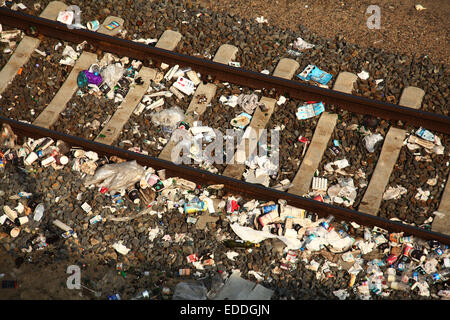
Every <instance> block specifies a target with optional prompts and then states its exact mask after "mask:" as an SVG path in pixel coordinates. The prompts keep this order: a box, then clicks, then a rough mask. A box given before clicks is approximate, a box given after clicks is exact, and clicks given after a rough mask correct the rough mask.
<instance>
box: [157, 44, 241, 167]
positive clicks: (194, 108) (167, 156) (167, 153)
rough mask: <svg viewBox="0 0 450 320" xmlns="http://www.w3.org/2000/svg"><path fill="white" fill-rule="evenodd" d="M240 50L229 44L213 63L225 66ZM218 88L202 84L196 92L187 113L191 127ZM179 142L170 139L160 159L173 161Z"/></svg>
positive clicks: (220, 48) (219, 51) (187, 119)
mask: <svg viewBox="0 0 450 320" xmlns="http://www.w3.org/2000/svg"><path fill="white" fill-rule="evenodd" d="M237 51H238V49H237V47H235V46H232V45H229V44H223V45H221V46H220V47H219V49H218V50H217V52H216V54H215V56H214V59H213V61H214V62H218V63H223V64H228V63H229V62H230V61H232V60H233V59H234V57H235V56H236V53H237ZM216 90H217V86H216V85H215V84H212V83H208V84H203V83H200V84H199V85H198V87H197V89H196V90H195V93H194V96H193V98H192V100H191V102H190V103H189V107H188V109H187V111H186V119H185V122H187V123H188V124H189V125H192V124H193V122H194V117H196V116H201V115H202V114H203V113H204V112H205V111H206V108H207V106H208V104H209V103H210V102H211V100H212V99H213V98H214V96H215V95H216ZM202 96H206V101H203V100H202V102H200V101H199V98H200V97H202ZM177 143H178V142H176V141H174V140H173V139H170V140H169V142H167V144H166V146H165V147H164V149H163V150H162V151H161V153H160V154H159V158H160V159H163V160H167V161H172V150H173V148H174V147H175V146H176V145H177Z"/></svg>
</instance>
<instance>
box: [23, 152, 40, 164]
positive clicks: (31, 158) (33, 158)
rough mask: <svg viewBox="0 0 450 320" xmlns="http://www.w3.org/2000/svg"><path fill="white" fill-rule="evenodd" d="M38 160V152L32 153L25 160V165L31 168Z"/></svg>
mask: <svg viewBox="0 0 450 320" xmlns="http://www.w3.org/2000/svg"><path fill="white" fill-rule="evenodd" d="M37 158H38V155H37V153H36V152H32V153H30V154H29V155H28V157H27V158H26V159H25V161H24V164H25V165H26V166H30V165H31V164H32V163H33V162H35V161H36V160H37Z"/></svg>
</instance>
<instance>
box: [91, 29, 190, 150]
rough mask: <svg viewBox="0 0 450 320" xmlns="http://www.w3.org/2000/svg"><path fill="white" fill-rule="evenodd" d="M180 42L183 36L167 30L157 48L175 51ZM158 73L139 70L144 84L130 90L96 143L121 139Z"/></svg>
mask: <svg viewBox="0 0 450 320" xmlns="http://www.w3.org/2000/svg"><path fill="white" fill-rule="evenodd" d="M180 40H181V34H180V33H179V32H176V31H172V30H166V31H164V33H163V34H162V35H161V37H160V38H159V40H158V42H157V43H156V47H158V48H161V49H165V50H174V49H175V48H176V47H177V45H178V43H179V42H180ZM156 73H157V70H156V69H151V68H147V67H142V68H141V70H139V74H138V75H137V76H136V77H141V78H142V80H143V82H144V83H143V84H142V85H135V86H133V87H132V88H130V90H129V91H128V93H127V95H126V96H125V98H124V100H123V102H122V103H121V104H120V107H119V108H118V109H117V111H116V112H115V113H114V115H113V116H112V117H111V119H110V120H109V121H108V123H107V124H106V125H105V126H104V127H103V129H102V131H101V132H100V134H99V135H98V136H97V138H96V139H95V141H96V142H100V143H105V144H113V143H114V141H115V140H116V139H117V138H119V136H120V133H121V132H122V129H123V126H124V125H125V124H126V123H127V122H128V120H129V119H130V116H131V114H132V113H133V111H134V110H135V109H136V106H137V105H138V104H139V102H140V101H141V100H142V97H143V96H144V95H145V93H146V91H147V88H148V86H149V85H150V83H151V81H152V80H153V79H155V77H156Z"/></svg>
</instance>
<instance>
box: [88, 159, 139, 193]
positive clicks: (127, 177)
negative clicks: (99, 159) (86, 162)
mask: <svg viewBox="0 0 450 320" xmlns="http://www.w3.org/2000/svg"><path fill="white" fill-rule="evenodd" d="M144 174H145V169H144V167H142V166H140V165H139V164H138V163H137V162H136V160H133V161H128V162H122V163H113V164H105V165H104V166H103V167H101V168H99V169H98V170H97V171H96V172H95V174H94V175H93V176H88V177H87V178H86V179H85V183H84V184H85V186H89V185H91V184H98V185H101V186H102V187H106V188H107V189H108V190H109V191H110V192H114V191H118V190H120V189H126V188H128V187H130V186H132V185H134V184H135V183H136V182H138V181H140V180H141V179H142V177H143V176H144Z"/></svg>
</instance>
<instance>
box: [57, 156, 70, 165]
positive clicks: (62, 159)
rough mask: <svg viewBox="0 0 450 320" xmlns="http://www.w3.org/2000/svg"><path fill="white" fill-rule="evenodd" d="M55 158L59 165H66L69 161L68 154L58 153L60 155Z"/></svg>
mask: <svg viewBox="0 0 450 320" xmlns="http://www.w3.org/2000/svg"><path fill="white" fill-rule="evenodd" d="M55 160H56V163H57V164H58V165H63V166H64V165H66V164H68V163H69V158H67V157H66V156H61V155H58V156H56V157H55Z"/></svg>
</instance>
